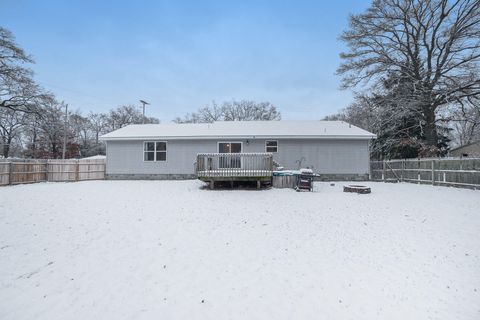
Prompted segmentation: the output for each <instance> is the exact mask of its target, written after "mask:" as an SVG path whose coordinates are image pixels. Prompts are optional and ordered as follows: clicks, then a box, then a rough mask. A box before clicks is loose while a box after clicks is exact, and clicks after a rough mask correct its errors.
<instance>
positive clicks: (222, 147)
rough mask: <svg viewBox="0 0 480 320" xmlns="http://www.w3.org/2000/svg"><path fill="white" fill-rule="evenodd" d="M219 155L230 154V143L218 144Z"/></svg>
mask: <svg viewBox="0 0 480 320" xmlns="http://www.w3.org/2000/svg"><path fill="white" fill-rule="evenodd" d="M218 152H219V153H230V143H223V142H222V143H219V144H218Z"/></svg>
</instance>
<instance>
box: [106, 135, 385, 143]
mask: <svg viewBox="0 0 480 320" xmlns="http://www.w3.org/2000/svg"><path fill="white" fill-rule="evenodd" d="M376 138H377V136H376V135H375V134H366V135H222V136H126V137H106V136H102V137H100V140H102V141H135V140H215V139H334V140H341V139H347V140H370V139H376Z"/></svg>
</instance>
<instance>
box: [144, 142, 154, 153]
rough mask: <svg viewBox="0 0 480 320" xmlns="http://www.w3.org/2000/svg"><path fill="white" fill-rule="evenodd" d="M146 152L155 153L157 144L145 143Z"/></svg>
mask: <svg viewBox="0 0 480 320" xmlns="http://www.w3.org/2000/svg"><path fill="white" fill-rule="evenodd" d="M144 148H145V149H144V150H145V151H155V142H145V145H144Z"/></svg>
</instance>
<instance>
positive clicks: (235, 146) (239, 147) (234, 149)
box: [230, 143, 242, 153]
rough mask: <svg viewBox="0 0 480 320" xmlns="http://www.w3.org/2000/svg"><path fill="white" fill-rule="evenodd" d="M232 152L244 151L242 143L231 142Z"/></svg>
mask: <svg viewBox="0 0 480 320" xmlns="http://www.w3.org/2000/svg"><path fill="white" fill-rule="evenodd" d="M230 152H231V153H240V152H242V144H241V143H231V144H230Z"/></svg>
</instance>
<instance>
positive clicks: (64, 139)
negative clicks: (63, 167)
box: [62, 104, 68, 159]
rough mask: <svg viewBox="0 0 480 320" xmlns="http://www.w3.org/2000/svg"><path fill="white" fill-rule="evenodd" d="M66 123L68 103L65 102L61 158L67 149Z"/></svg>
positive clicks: (63, 157)
mask: <svg viewBox="0 0 480 320" xmlns="http://www.w3.org/2000/svg"><path fill="white" fill-rule="evenodd" d="M67 123H68V104H65V123H64V125H63V150H62V159H65V149H67Z"/></svg>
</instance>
